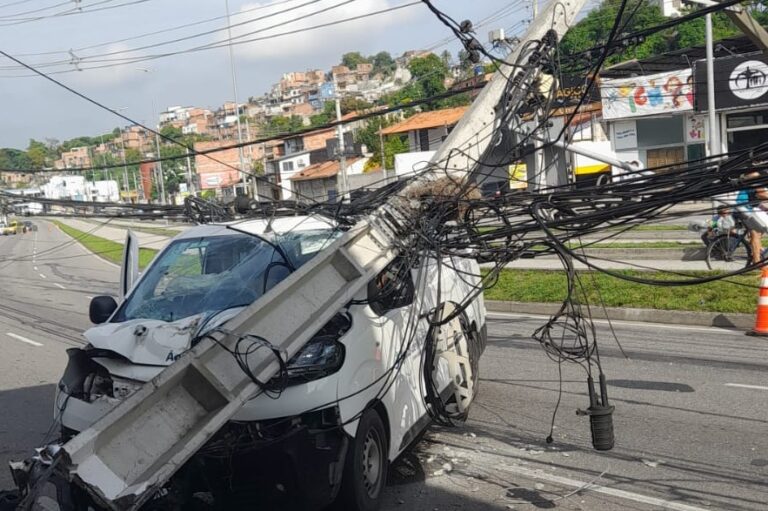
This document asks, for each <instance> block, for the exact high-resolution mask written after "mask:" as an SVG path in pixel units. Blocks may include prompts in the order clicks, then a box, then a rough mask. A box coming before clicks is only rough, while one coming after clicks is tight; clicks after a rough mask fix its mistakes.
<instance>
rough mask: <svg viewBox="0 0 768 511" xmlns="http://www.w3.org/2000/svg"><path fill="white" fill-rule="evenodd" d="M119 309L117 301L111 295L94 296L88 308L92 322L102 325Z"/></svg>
mask: <svg viewBox="0 0 768 511" xmlns="http://www.w3.org/2000/svg"><path fill="white" fill-rule="evenodd" d="M115 309H117V302H116V301H115V299H114V298H112V297H111V296H94V297H93V299H92V300H91V305H90V307H89V308H88V316H89V317H90V318H91V323H93V324H94V325H100V324H102V323H104V322H106V321H107V320H108V319H109V317H110V316H111V315H112V313H113V312H115Z"/></svg>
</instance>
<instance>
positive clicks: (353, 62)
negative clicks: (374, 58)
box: [341, 51, 370, 69]
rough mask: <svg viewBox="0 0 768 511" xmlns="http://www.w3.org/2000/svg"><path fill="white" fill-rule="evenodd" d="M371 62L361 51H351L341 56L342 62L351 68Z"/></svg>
mask: <svg viewBox="0 0 768 511" xmlns="http://www.w3.org/2000/svg"><path fill="white" fill-rule="evenodd" d="M368 62H370V59H368V58H366V57H363V56H362V55H361V54H360V52H359V51H351V52H349V53H345V54H344V55H342V56H341V64H342V65H344V66H347V67H348V68H350V69H355V68H356V67H357V65H358V64H365V63H368Z"/></svg>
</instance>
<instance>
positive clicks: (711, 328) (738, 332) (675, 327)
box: [487, 311, 744, 337]
mask: <svg viewBox="0 0 768 511" xmlns="http://www.w3.org/2000/svg"><path fill="white" fill-rule="evenodd" d="M487 315H488V316H509V317H513V318H531V319H539V318H549V317H550V316H549V315H545V314H522V313H515V312H496V311H487ZM592 321H594V322H595V323H601V324H603V325H607V324H608V323H611V324H613V325H626V326H636V327H639V326H643V327H652V328H664V329H666V330H686V331H696V332H717V333H723V334H731V335H738V336H741V337H743V336H744V332H743V331H741V330H732V329H730V328H721V327H717V326H708V327H701V326H682V325H668V324H666V323H644V322H642V321H625V320H621V319H612V320H611V321H610V322H609V321H608V320H607V319H593V320H592Z"/></svg>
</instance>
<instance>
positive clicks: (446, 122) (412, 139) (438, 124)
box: [381, 106, 469, 176]
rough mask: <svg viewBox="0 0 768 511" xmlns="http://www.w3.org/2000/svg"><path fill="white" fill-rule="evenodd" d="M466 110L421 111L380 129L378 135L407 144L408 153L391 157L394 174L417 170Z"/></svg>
mask: <svg viewBox="0 0 768 511" xmlns="http://www.w3.org/2000/svg"><path fill="white" fill-rule="evenodd" d="M468 108H469V107H467V106H460V107H455V108H445V109H443V110H433V111H430V112H421V113H418V114H416V115H413V116H411V117H409V118H407V119H405V120H404V121H402V122H399V123H397V124H393V125H392V126H389V127H387V128H384V129H383V130H381V134H382V136H385V137H394V136H397V137H401V138H402V139H404V140H406V141H407V142H408V152H407V153H402V154H397V155H395V173H396V174H397V175H398V176H401V175H406V174H411V173H413V172H416V171H418V170H421V169H422V168H423V167H424V162H428V161H429V159H430V158H431V157H432V155H433V154H435V151H436V150H437V149H438V148H439V147H440V146H441V145H442V143H443V141H444V140H445V139H446V138H447V137H448V135H449V134H450V133H451V131H453V128H454V126H456V123H458V122H459V120H460V119H461V118H462V117H463V116H464V113H465V112H466V111H467V109H468Z"/></svg>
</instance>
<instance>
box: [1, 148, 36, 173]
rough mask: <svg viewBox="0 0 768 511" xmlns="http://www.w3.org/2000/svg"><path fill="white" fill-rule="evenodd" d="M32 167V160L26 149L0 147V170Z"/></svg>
mask: <svg viewBox="0 0 768 511" xmlns="http://www.w3.org/2000/svg"><path fill="white" fill-rule="evenodd" d="M31 167H32V162H31V161H30V160H29V156H28V155H27V153H26V151H20V150H19V149H12V148H3V149H0V169H1V170H6V169H8V170H20V169H28V168H31Z"/></svg>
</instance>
